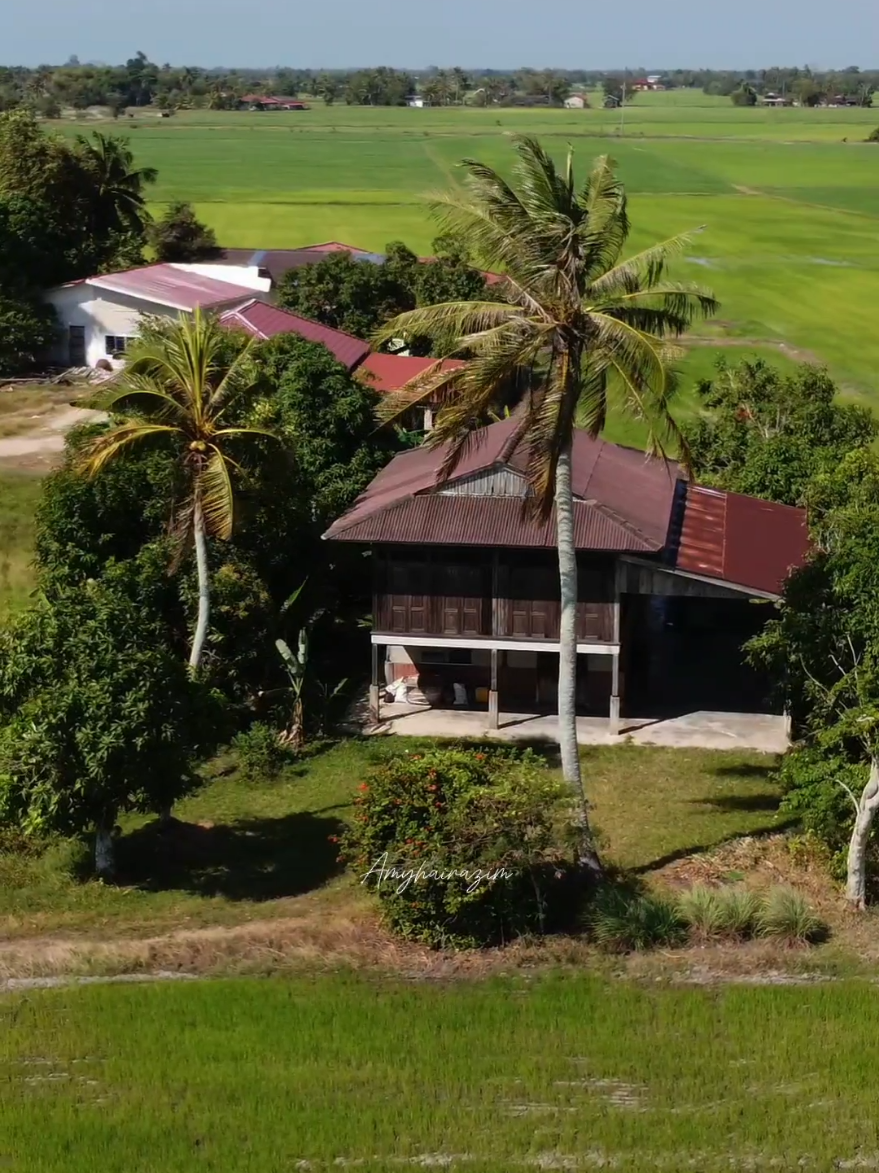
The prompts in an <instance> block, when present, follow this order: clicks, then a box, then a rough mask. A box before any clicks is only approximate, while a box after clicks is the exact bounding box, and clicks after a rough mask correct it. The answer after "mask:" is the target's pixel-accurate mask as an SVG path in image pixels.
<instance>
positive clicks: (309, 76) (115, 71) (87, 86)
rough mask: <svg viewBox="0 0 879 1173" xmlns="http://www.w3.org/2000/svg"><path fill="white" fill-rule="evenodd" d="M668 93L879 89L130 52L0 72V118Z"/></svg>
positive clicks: (822, 77) (805, 81) (864, 81)
mask: <svg viewBox="0 0 879 1173" xmlns="http://www.w3.org/2000/svg"><path fill="white" fill-rule="evenodd" d="M647 76H649V77H651V78H652V79H654V83H655V84H656V85H659V86H664V87H666V88H669V89H677V88H681V87H685V88H690V89H699V90H703V91H704V92H705V93H706V94H717V95H732V94H734V93H738V92H742V91H746V92H753V93H754V94H756V95H760V96H762V95H765V94H770V93H772V94H774V93H781V94H785V95H790V96H791V97H792V98H794V99H796V100H797V101H800V102H802V103H804V104H806V105H817V104H818V103H819V102H820V101H822V100H824V99H826V98H827V97H828V96H834V97H835V96H836V95H842V96H845V97H848V98H850V99H857V100H858V101H859V102H863V103H864V104H869V97H870V95H871V94H872V93H873V91H874V90H875V89H877V88H879V69H875V70H863V71H862V70H859V69H858V68H857V67H855V66H852V67H851V68H849V69H845V70H842V71H831V72H817V71H812V70H810V69H809V68H808V67H805V68H798V67H793V68H780V67H776V68H772V69H762V70H739V71H736V70H707V69H675V70H669V71H665V72H663V71H655V70H654V71H652V72H650V71H648V70H647V69H646V68H644V69H641V68H638V69H631V70H626V71H625V72H623V71H620V70H616V71H609V72H608V71H601V70H576V69H573V70H570V69H569V70H564V69H543V70H536V69H519V70H511V71H503V70H471V71H465V70H463V69H461V68H459V67H455V68H453V69H437V68H432V69H427V70H423V71H421V72H420V73H418V74H415V73H412V72H408V71H406V70H399V69H390V68H387V67H385V66H380V67H378V68H374V69H355V70H312V69H286V68H277V69H272V70H264V69H200V68H198V67H196V66H172V65H168V64H165V65H157V64H156V63H155V62H154V61H150V60H149V59H148V58H147V56H146V55H145V54H144V53H136V54H135V56H134V57H131V58H129V60H128V61H126V62H125V64H124V65H92V64H82V63H80V61H79V60H78V58H76V57H71V58H70V59H69V60H68V61H67V62H65V64H64V65H41V66H38V67H37V68H36V69H26V68H24V67H0V110H9V109H14V108H16V107H21V106H23V107H27V108H30V109H32V110H34V111H35V112H36V113H39V114H42V115H44V116H47V117H53V116H57V115H58V114H59V113H60V112H61V111H62V110H63V109H71V108H72V109H74V110H85V109H87V108H88V107H89V106H106V107H109V108H110V109H111V110H112V111H114V112H115V113H119V112H121V111H123V110H125V109H127V108H128V107H143V106H154V107H157V108H158V109H161V110H174V109H186V108H187V107H192V106H203V107H209V108H211V109H237V108H238V107H239V106H241V105H242V104H245V105H246V104H247V103H246V101H245V99H247V98H249V97H253V96H259V95H265V96H268V95H273V96H277V97H296V96H309V95H310V96H314V97H319V98H322V99H324V100H325V101H326V102H328V103H332V102H345V103H348V104H349V105H355V106H402V105H405V104H406V103H407V102H408V101H410V100H411V99H412V98H413V97H414V96H415V95H420V96H421V97H423V98H424V99H425V100H426V101H428V102H430V104H431V105H439V106H444V105H456V104H459V103H463V102H465V101H467V102H468V103H471V104H472V103H475V104H482V105H494V104H498V105H515V104H517V103H520V102H522V103H527V104H530V105H536V104H541V105H553V106H555V105H561V103H562V102H563V101H564V100H565V98H566V97H567V96H568V95H569V94H570V93H571V92H572V91H574V90H577V89H592V88H595V87H604V90H605V93H607V94H610V95H616V94H619V93H621V92H622V90H623V87H624V86H625V89H626V94H627V97H628V95H630V94H633V93H634V90H635V86H636V84H637V83H638V81H639V80H641V79H643V78H645V77H647Z"/></svg>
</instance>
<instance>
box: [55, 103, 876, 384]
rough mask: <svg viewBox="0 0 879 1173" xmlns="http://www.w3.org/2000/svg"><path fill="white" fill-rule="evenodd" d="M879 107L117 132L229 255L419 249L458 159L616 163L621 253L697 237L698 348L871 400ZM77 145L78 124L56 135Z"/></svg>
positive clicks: (485, 113) (289, 121)
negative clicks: (701, 313) (625, 219)
mask: <svg viewBox="0 0 879 1173" xmlns="http://www.w3.org/2000/svg"><path fill="white" fill-rule="evenodd" d="M877 124H879V109H877V110H871V109H867V110H861V109H851V110H849V109H840V110H832V109H822V110H809V109H793V108H791V109H759V108H757V109H741V108H736V107H734V106H733V105H732V103H731V102H729V101H728V100H727V99H720V98H709V97H706V96H704V95H702V94H701V93H693V92H689V91H680V92H672V93H667V94H650V95H639V96H638V98H637V99H636V100H635V102H634V104H633V105H632V106H631V107H628V108H627V109H626V110H625V112H624V114H622V115H621V113H620V112H619V111H605V110H603V109H591V110H584V111H568V110H542V111H540V110H538V111H534V110H509V109H497V110H478V109H469V108H452V109H437V110H429V109H428V110H416V109H412V110H410V109H382V108H374V109H370V108H361V107H348V106H344V105H334V106H331V107H323V106H322V105H321V104H320V103H315V104H314V105H313V107H312V109H310V110H308V111H305V112H282V113H276V114H275V113H272V114H265V113H263V114H258V113H253V114H251V113H225V112H224V113H219V112H212V111H190V112H181V113H179V114H178V115H177V116H176V117H174V118H172V119H162V120H157V119H155V118H153V117H149V118H147V117H145V116H138V117H136V118H133V119H126V120H124V121H123V122H120V123H118V124H113V129H118V130H124V131H126V132H128V133H130V135H131V139H132V142H133V145H134V146H135V149H136V152H137V157H138V160H139V161H141V162H143V163H145V164H151V165H153V166H156V167H158V169H159V173H160V178H159V183H158V185H157V186H156V188H155V189H154V198H155V201H156V204H157V205H161V204H162V203H164V202H166V201H169V200H175V199H184V200H189V201H192V202H193V203H194V204H195V206H196V208H197V211H198V213H199V215H200V216H201V217H203V218H204V219H205V220H206V221H207V222H208V223H209V224H211V225H212V226H213V227H214V228H215V229H216V231H217V234H218V236H219V239H220V241H221V243H222V244H224V245H226V246H229V247H231V246H245V247H249V246H253V247H254V248H268V247H284V246H295V245H302V244H310V243H315V242H318V241H322V240H341V241H344V242H347V243H352V244H356V245H360V246H362V247H365V248H371V249H376V250H379V249H382V248H383V247H384V245H385V244H386V243H387V242H388V241H390V240H400V239H402V240H405V241H406V242H407V243H408V244H410V245H411V246H412V247H413V248H416V249H418V250H421V251H424V250H427V249H429V247H430V242H431V239H432V237H433V235H434V227H433V225H432V223H431V220H430V217H429V214H428V209H427V206H426V203H425V196H426V195H428V194H429V193H431V192H434V191H437V190H445V189H448V188H449V187H450V186H454V185H455V184H456V183H457V182H458V181H459V177H460V173H459V172H458V171H457V170H456V164H457V163H458V162H459V161H460V160H461V159H462V158H464V157H466V156H473V157H477V158H479V159H480V160H482V161H484V162H487V163H490V164H492V165H495V166H498V167H500V168H505V167H507V166H508V165H509V162H510V159H511V153H510V147H509V142H508V139H507V137H506V136H507V134H508V133H509V132H514V131H515V132H526V133H529V134H534V135H537V136H538V137H540V138H541V139H542V140H544V141H545V142H546V143H548V144H549V146H550V148H551V149H553V150H555V151H556V152H557V153H558V154H559V155H561V154H562V153H563V152H564V151H565V149H566V148H567V146H568V144H569V143H570V144H571V145H573V147H574V149H575V151H576V155H577V159H578V163H579V166H580V167H581V168H582V169H585V168H586V167H587V166H588V164H589V163H590V161H591V160H592V159H593V158H594V157H595V156H596V155H599V154H603V153H610V154H612V155H613V156H614V158H616V159H617V160H618V162H619V166H620V172H621V175H622V177H623V178H624V180H625V182H626V184H627V186H628V190H629V193H630V196H631V204H632V218H633V223H634V232H633V238H632V242H631V243H632V247H633V248H637V247H638V246H640V245H643V244H646V243H648V242H652V241H655V240H657V239H662V238H664V237H667V236H670V235H672V234H674V233H678V232H681V231H685V230H694V229H702V231H701V232H699V234H698V235H697V236H696V237H695V238H694V240H693V243H692V245H691V247H690V248H688V250H687V252H686V255H685V256H684V257H683V258H682V259H681V261H680V263H679V265H678V273H677V275H678V276H679V277H680V278H682V279H684V278H686V279H690V280H698V281H700V282H702V283H704V284H706V285H710V286H711V287H712V288H713V289H714V290H715V292H716V293H717V294H718V296H719V297H720V298H721V301H722V310H721V314H720V317H719V319H718V321H717V322H716V323H714V324H713V325H712V326H710V327H708V328H707V329H706V328H701V329H700V331H699V333H700V334H708V335H713V336H714V337H715V339H716V338H726V339H734V340H736V341H737V342H738V343H742V342H744V343H746V344H747V343H752V344H754V345H758V346H760V347H763V348H764V350H765V352H766V353H768V354H770V355H772V356H778V355H779V354H784V353H785V351H783V350H781V349H780V348H781V347H782V346H785V347H788V348H792V349H791V350H790V351H788V352H787V353H788V355H789V356H792V357H797V358H812V359H817V360H819V361H822V362H826V363H827V364H828V365H829V366H830V368H831V370H832V371H833V373H834V374H835V375H836V377H837V378H838V379H839V380H840V382H841V384H842V385H843V387H844V389H845V390H846V392H847V393H849V394H851V395H854V396H858V397H862V398H864V399H865V400H867V401H869V402H876V403H879V376H877V373H876V372H877V370H879V331H877V330H876V329H875V320H876V306H877V300H879V146H876V145H871V144H867V143H865V142H864V140H865V139H866V137H867V135H868V134H869V132H870V131H871V130H872V129H873V128H874V127H875V126H876V125H877ZM64 129H65V130H66V131H68V132H72V131H73V130H74V129H81V127H75V126H72V125H71V124H69V123H68V124H64Z"/></svg>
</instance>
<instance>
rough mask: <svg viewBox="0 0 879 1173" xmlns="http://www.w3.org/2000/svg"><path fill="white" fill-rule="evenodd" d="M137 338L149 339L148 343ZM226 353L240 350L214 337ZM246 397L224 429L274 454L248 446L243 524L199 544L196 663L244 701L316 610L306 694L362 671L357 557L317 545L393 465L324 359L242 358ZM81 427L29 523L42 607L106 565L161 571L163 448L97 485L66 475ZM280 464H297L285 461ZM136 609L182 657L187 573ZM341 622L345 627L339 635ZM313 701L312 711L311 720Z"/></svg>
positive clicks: (175, 491) (166, 546) (297, 342)
mask: <svg viewBox="0 0 879 1173" xmlns="http://www.w3.org/2000/svg"><path fill="white" fill-rule="evenodd" d="M146 333H147V334H149V329H147V331H146ZM223 337H224V339H225V340H226V341H228V344H229V346H230V348H231V353H233V354H234V352H235V351H236V347H237V346H238V343H239V340H238V339H237V337H236V336H235V335H233V334H231V333H228V334H224V336H223ZM251 357H252V360H253V364H254V372H255V373H254V378H255V380H256V390H255V394H254V397H253V399H252V401H249V402H248V403H247V404H246V405H244V404H242V405H241V408H240V410H239V411H237V412H236V410H234V405H233V410H232V412H231V415H230V421H231V422H233V423H242V424H245V425H246V424H255V425H256V426H258V427H262V428H265V427H269V428H270V429H271V430H272V431H274V432H275V433H277V434H278V435H279V436H281V437H282V438H283V439H284V441H285V444H284V445H281V444H278V443H277V441H275V440H269V439H265V440H264V441H263V440H262V439H261V438H259V437H257V438H256V444H257V449H256V450H255V451H254V452H253V453H252V459H251V461H250V466H251V467H250V468H249V470H248V475H247V476H246V477H245V478H244V479H243V480H242V483H241V488H240V493H239V500H238V505H239V511H240V519H241V522H242V524H241V525H240V527H236V530H235V532H234V533H233V536H232V538H231V540H230V541H228V542H221V541H213V540H212V541H209V543H208V545H209V549H208V559H209V565H210V573H211V579H212V598H211V604H212V618H211V627H210V631H209V635H208V642H207V646H206V652H205V669H206V672H207V675H208V679H210V680H211V681H212V683H214V684H215V685H216V686H217V687H220V688H222V690H223V691H224V692H225V693H226V694H227V695H228V696H230V697H233V698H235V699H237V700H243V699H245V698H246V697H248V696H251V695H253V694H254V693H256V692H258V691H261V690H263V689H266V688H272V687H273V686H275V685H280V684H282V683H283V672H282V665H281V663H280V660H279V658H278V656H277V653H276V651H275V648H274V641H275V639H277V638H279V637H280V638H295V632H296V630H298V628H297V627H295V626H292V625H295V624H298V623H301V622H302V621H304V618H305V617H307V615H310V614H312V613H313V612H314V610H315V609H316V608H317V607H318V606H320V607H324V608H327V610H328V611H329V613H330V614H329V615H328V617H327V619H326V621H325V622H323V623H322V624H321V626H320V629H319V630H317V631H315V633H314V637H313V645H312V653H311V662H312V664H313V665H314V668H315V680H324V681H331V682H334V681H338V680H339V679H341V678H342V677H343V676H346V675H348V673H349V670H350V664H351V662H352V658H353V661H354V662H357V661H358V660H361V661H362V662H363V663H366V662H367V661H366V659H364V658H363V656H364V652H363V649H362V648H361V644H360V642H358V640H361V641H362V638H363V637H362V633H361V632H359V629H355V628H354V625H353V619H354V618H355V616H357V615H360V614H363V613H364V612H365V611H367V610H368V608H369V603H368V600H367V599H366V598H361V595H360V591H361V583H362V582H363V581H365V577H366V576H365V575H364V574H363V572H362V569H361V568H362V566H363V562H362V557H361V556H360V554H359V553H358V552H356V551H355V552H350V551H348V550H342V551H339V550H337V549H335V548H333V547H331V546H330V545H329V543H326V542H322V541H321V534H322V533H323V531H324V530H325V528H326V525H327V524H328V523H329V521H330V520H331V519H332V518H334V517H335V516H337V515H338V514H339V513H340V512H342V511H343V510H344V509H345V508H347V506H348V505H349V504H350V503H351V502H352V501H353V500H354V499H355V497H356V496H357V495H358V494H359V493H360V492H361V491H362V489H363V488H364V487H365V485H366V484H367V483H368V482H369V481H370V480H371V479H372V477H373V476H374V475H375V473H376V472H377V471H378V469H379V468H380V467H381V466H382V464H384V463H385V462H386V460H387V459H388V458H389V456H390V455H391V453H392V451H393V437H392V436H388V435H384V434H380V433H377V432H376V430H375V423H374V418H373V413H372V405H373V402H374V393H373V392H372V391H370V390H369V389H368V388H367V387H364V386H363V385H361V384H360V383H358V382H357V381H355V380H353V379H352V378H351V377H350V376H349V375H348V373H347V371H345V369H344V368H343V367H342V366H340V365H339V364H338V363H336V362H335V360H334V359H333V357H332V356H331V355H330V354H329V352H328V351H327V350H326V349H325V348H324V347H322V346H317V345H315V344H313V343H308V342H305V341H304V340H303V339H300V338H296V337H295V336H291V335H288V336H286V337H282V338H278V339H275V340H273V341H272V342H269V343H265V344H263V345H261V346H256V347H254V348H253V349H252V351H251ZM101 430H102V429H101V428H96V427H90V428H87V429H80V430H78V431H77V432H75V433H73V434H72V435H71V437H70V439H69V441H68V451H67V455H66V458H65V463H64V465H63V467H62V468H61V469H60V470H59V471H58V472H56V473H54V474H52V475H51V476H50V477H49V478H48V479H47V482H46V487H45V493H44V496H43V500H42V503H41V505H40V509H39V513H38V531H37V566H38V572H39V580H40V586H41V587H42V589H43V590H44V591H45V592H46V594H47V596H48V597H49V598H50V599H52V598H55V597H56V596H57V594H58V593H59V592H63V591H65V590H70V589H74V588H75V587H76V586H80V587H81V586H82V584H83V583H84V582H85V581H86V580H88V579H89V578H99V577H100V576H101V575H102V574H104V573H105V571H106V570H107V569H108V568H109V567H110V566H111V565H112V564H113V563H127V562H130V561H132V560H136V559H137V557H138V555H139V552H140V551H141V550H142V549H143V550H147V549H151V550H152V551H153V553H152V557H154V558H156V559H158V560H159V561H160V562H161V564H162V565H163V566H164V567H165V569H166V571H167V570H170V568H171V566H172V557H173V554H174V551H173V549H172V545H171V543H170V542H169V540H168V530H169V526H170V524H171V522H172V520H173V518H174V516H175V505H176V503H177V502H178V501H179V500H180V498H181V496H182V494H183V491H184V489H185V476H184V472H183V470H182V468H181V466H180V463H179V462H178V461H177V460H176V459H175V455H174V452H173V451H172V449H171V447H170V446H168V445H167V444H166V443H164V442H163V441H162V439H161V438H159V439H157V440H155V441H151V442H148V443H146V444H145V445H144V446H143V447H142V448H139V449H137V450H135V449H132V450H130V451H128V452H125V453H124V454H123V455H121V456H120V457H119V459H117V460H114V461H112V462H111V463H110V464H108V465H107V466H106V467H105V468H104V469H103V470H102V472H101V474H100V476H98V477H95V478H92V479H87V478H85V477H83V476H82V475H81V473H80V472H79V471H78V467H77V466H78V462H79V455H78V454H79V453H80V452H81V451H82V449H83V447H84V446H85V445H87V444H88V443H90V442H91V440H92V439H93V438H94V437H95V436H96V435H100V434H101ZM290 452H295V459H292V458H291V456H290ZM304 566H307V567H308V570H309V586H308V591H307V592H306V596H304V597H303V599H302V602H301V608H300V609H299V610H298V611H296V612H295V613H292V612H291V614H290V615H289V617H288V619H289V624H290V625H291V628H289V629H288V627H287V626H285V620H283V619H282V617H281V608H282V605H283V603H284V601H285V600H286V599H288V597H289V596H290V594H291V592H292V591H293V589H294V587H296V586H297V585H298V584H299V583H301V581H302V569H303V567H304ZM129 582H130V584H131V588H132V590H135V589H137V591H138V592H139V593H138V597H139V599H140V602H141V604H142V605H143V606H144V607H147V608H151V609H152V610H151V611H150V613H151V614H152V616H153V617H154V619H155V620H156V621H157V622H160V624H161V626H162V629H163V631H164V632H165V639H166V640H167V641H168V643H169V646H171V647H173V648H174V649H175V651H176V653H177V654H178V655H180V656H183V655H184V653H185V650H186V646H187V632H188V631H190V630H191V627H192V623H193V619H194V616H195V613H196V609H197V589H196V582H195V574H194V568H193V566H192V562H191V560H187V561H184V562H183V563H182V565H181V566H180V569H179V574H178V577H177V579H176V581H175V580H174V579H173V578H172V577H171V576H170V575H169V574H167V573H166V574H165V575H164V577H161V578H160V579H159V580H158V582H159V583H161V587H162V589H161V590H159V589H158V586H157V584H156V583H155V582H153V580H152V579H151V580H150V583H149V588H150V589H149V590H148V591H147V590H146V589H144V590H143V591H141V587H139V586H137V582H138V579H137V576H136V575H135V576H133V577H132V578H131V579H130V580H129ZM347 620H351V622H350V623H347V622H346V621H347ZM320 701H321V698H320V697H316V698H315V703H316V704H317V708H315V713H316V714H317V713H318V712H320V711H321V704H320V703H318V702H320Z"/></svg>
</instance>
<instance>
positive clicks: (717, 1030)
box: [0, 974, 879, 1173]
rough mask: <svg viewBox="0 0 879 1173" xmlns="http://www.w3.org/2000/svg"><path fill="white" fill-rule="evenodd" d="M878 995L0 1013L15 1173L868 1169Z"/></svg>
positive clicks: (674, 995)
mask: <svg viewBox="0 0 879 1173" xmlns="http://www.w3.org/2000/svg"><path fill="white" fill-rule="evenodd" d="M877 999H879V992H877V990H876V988H875V986H874V985H871V984H866V983H863V984H860V983H856V982H850V983H843V982H840V983H831V984H829V985H813V986H798V987H791V988H784V987H772V986H767V987H752V988H742V987H727V988H722V989H721V988H701V987H693V988H671V987H657V988H643V987H639V986H637V985H635V984H632V983H629V982H625V981H621V980H616V981H613V980H605V979H602V978H598V977H594V976H593V977H584V976H574V975H567V976H564V975H556V976H547V975H544V976H542V977H535V978H532V979H530V980H529V979H526V978H517V979H512V978H511V979H494V980H491V981H483V982H458V983H454V984H444V983H416V982H412V983H405V982H402V981H399V980H385V981H382V982H381V983H379V982H377V981H375V980H368V979H366V978H364V977H357V976H354V975H344V974H334V975H323V976H321V977H314V978H309V977H297V978H293V979H287V980H284V979H263V980H261V981H259V980H254V979H232V980H218V981H211V982H174V983H172V982H168V983H164V984H154V985H149V986H100V987H91V988H79V989H66V990H53V991H29V992H27V993H18V994H11V995H6V996H4V997H3V998H2V1000H0V1083H2V1095H0V1165H2V1168H4V1169H8V1170H10V1173H93V1170H96V1169H100V1170H101V1173H152V1171H154V1170H161V1171H162V1173H190V1171H191V1170H197V1169H198V1170H205V1171H206V1173H207V1171H209V1170H210V1171H216V1173H275V1171H279V1173H280V1171H281V1170H283V1171H284V1173H286V1171H288V1170H290V1171H292V1170H330V1169H345V1168H355V1169H361V1170H364V1171H366V1173H387V1171H388V1170H393V1169H404V1168H447V1169H453V1170H466V1171H467V1173H510V1171H511V1170H516V1169H550V1170H555V1169H558V1170H593V1169H615V1170H621V1171H623V1173H652V1171H654V1170H667V1171H669V1173H679V1171H680V1170H684V1169H692V1170H698V1171H699V1173H713V1171H715V1170H717V1171H720V1170H723V1171H725V1173H726V1171H728V1170H751V1171H757V1173H759V1171H761V1170H781V1171H782V1173H784V1171H786V1170H800V1169H810V1170H818V1171H823V1170H832V1169H840V1168H841V1169H857V1168H864V1169H872V1168H875V1167H876V1163H877V1160H879V1138H877V1124H876V1111H875V1079H874V1072H875V1069H876V1065H877V1062H879V1040H877V1036H876V1034H875V1032H874V1031H872V1030H870V1029H869V1024H870V1023H871V1022H873V1021H874V1020H875V1016H876V1012H877Z"/></svg>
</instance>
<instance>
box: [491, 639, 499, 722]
mask: <svg viewBox="0 0 879 1173" xmlns="http://www.w3.org/2000/svg"><path fill="white" fill-rule="evenodd" d="M497 655H498V653H497V648H492V649H491V687H490V689H489V691H488V727H489V729H497V728H499V726H500V705H499V698H498V687H497Z"/></svg>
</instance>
